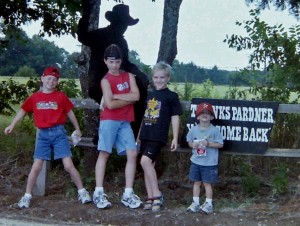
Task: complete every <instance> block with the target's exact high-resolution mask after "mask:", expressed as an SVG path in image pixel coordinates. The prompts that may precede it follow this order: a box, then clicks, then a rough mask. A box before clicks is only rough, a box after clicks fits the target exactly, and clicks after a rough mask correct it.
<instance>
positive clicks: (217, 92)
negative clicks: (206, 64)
mask: <svg viewBox="0 0 300 226" xmlns="http://www.w3.org/2000/svg"><path fill="white" fill-rule="evenodd" d="M10 78H11V77H6V76H0V82H1V81H7V80H8V79H10ZM28 79H29V78H25V77H13V80H14V81H16V82H19V83H23V84H24V83H26V82H27V81H28ZM60 80H61V81H64V80H67V79H65V78H62V79H60ZM75 81H76V84H77V87H78V88H79V89H80V81H79V79H75ZM175 87H176V89H177V90H178V91H183V89H184V83H171V84H170V85H169V88H170V89H172V90H174V89H175ZM249 88H250V87H245V86H241V87H238V88H237V89H238V90H239V91H242V90H247V89H249ZM229 89H230V86H228V85H215V86H213V89H212V92H211V93H212V98H217V99H218V98H224V97H225V95H226V92H227V91H229ZM201 90H203V84H194V92H195V93H199V92H200V93H201ZM253 98H255V97H254V96H253V95H251V94H248V96H247V99H248V100H251V99H253ZM297 99H299V98H298V96H297V94H296V93H292V95H291V97H290V101H291V102H292V101H295V100H297Z"/></svg>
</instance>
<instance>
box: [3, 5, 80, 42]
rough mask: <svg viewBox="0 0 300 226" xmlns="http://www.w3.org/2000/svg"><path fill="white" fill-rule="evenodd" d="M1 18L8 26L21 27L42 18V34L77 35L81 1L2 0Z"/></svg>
mask: <svg viewBox="0 0 300 226" xmlns="http://www.w3.org/2000/svg"><path fill="white" fill-rule="evenodd" d="M1 5H2V7H1V9H0V18H1V19H2V20H3V22H4V24H5V25H6V26H12V27H19V26H21V25H24V24H26V23H28V22H31V21H37V20H39V19H41V20H42V23H41V25H42V30H41V31H40V33H41V35H44V34H45V33H47V34H48V35H49V36H51V35H62V34H72V35H73V36H74V37H75V33H76V27H77V21H78V19H79V18H78V16H79V11H80V10H81V8H80V1H78V0H73V1H65V0H54V1H50V0H33V1H23V0H14V1H10V0H2V1H1Z"/></svg>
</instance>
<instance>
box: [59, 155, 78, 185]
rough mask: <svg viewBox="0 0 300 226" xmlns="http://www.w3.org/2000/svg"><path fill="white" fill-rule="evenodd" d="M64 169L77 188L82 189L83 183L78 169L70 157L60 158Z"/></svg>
mask: <svg viewBox="0 0 300 226" xmlns="http://www.w3.org/2000/svg"><path fill="white" fill-rule="evenodd" d="M62 162H63V165H64V168H65V171H67V172H68V173H69V174H70V176H71V179H72V181H73V182H74V184H75V185H76V187H77V189H78V190H79V189H82V188H83V184H82V180H81V177H80V175H79V172H78V170H77V169H76V168H75V166H74V164H73V161H72V159H71V158H70V157H66V158H63V159H62Z"/></svg>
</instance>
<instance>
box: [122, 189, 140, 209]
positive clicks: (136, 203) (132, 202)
mask: <svg viewBox="0 0 300 226" xmlns="http://www.w3.org/2000/svg"><path fill="white" fill-rule="evenodd" d="M121 202H122V203H123V204H124V205H125V206H127V207H129V208H131V209H136V208H139V207H140V206H141V205H142V204H143V202H142V201H141V199H140V198H139V197H138V196H137V195H135V194H134V193H133V192H132V193H131V195H130V196H129V197H126V196H125V193H123V197H122V200H121Z"/></svg>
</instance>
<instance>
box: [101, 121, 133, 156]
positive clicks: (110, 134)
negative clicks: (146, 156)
mask: <svg viewBox="0 0 300 226" xmlns="http://www.w3.org/2000/svg"><path fill="white" fill-rule="evenodd" d="M98 134H99V141H98V151H105V152H108V153H110V154H111V153H112V149H113V148H116V149H117V152H118V154H119V155H126V151H137V148H136V144H135V138H134V135H133V131H132V129H131V126H130V122H128V121H115V120H103V121H100V126H99V131H98Z"/></svg>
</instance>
